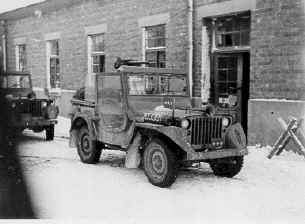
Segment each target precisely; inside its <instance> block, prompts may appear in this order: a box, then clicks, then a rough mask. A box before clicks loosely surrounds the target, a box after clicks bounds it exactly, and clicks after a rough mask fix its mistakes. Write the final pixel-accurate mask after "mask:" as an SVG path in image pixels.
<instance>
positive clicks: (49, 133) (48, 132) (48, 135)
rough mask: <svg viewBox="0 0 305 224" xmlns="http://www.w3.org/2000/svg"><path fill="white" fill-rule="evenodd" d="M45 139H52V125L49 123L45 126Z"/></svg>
mask: <svg viewBox="0 0 305 224" xmlns="http://www.w3.org/2000/svg"><path fill="white" fill-rule="evenodd" d="M46 140H47V141H53V140H54V125H50V126H48V127H46Z"/></svg>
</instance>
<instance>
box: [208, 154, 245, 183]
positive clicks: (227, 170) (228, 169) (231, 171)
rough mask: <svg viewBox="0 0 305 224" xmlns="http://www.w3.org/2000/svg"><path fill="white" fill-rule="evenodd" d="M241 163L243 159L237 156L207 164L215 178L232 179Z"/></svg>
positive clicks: (238, 170)
mask: <svg viewBox="0 0 305 224" xmlns="http://www.w3.org/2000/svg"><path fill="white" fill-rule="evenodd" d="M243 162H244V157H243V156H237V157H229V158H222V159H216V160H212V161H211V162H210V163H209V164H210V167H211V169H212V170H213V172H214V174H215V175H216V176H219V177H228V178H232V177H234V176H235V175H237V174H238V173H239V172H240V170H241V168H242V166H243Z"/></svg>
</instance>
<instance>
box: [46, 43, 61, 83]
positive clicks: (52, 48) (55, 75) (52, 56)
mask: <svg viewBox="0 0 305 224" xmlns="http://www.w3.org/2000/svg"><path fill="white" fill-rule="evenodd" d="M47 54H48V57H47V65H48V76H49V77H48V82H49V83H48V85H49V87H50V88H52V89H57V88H60V87H61V78H60V58H59V40H49V41H48V42H47Z"/></svg>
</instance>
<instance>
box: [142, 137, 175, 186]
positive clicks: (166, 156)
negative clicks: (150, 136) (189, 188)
mask: <svg viewBox="0 0 305 224" xmlns="http://www.w3.org/2000/svg"><path fill="white" fill-rule="evenodd" d="M143 165H144V171H145V174H146V176H147V178H148V180H149V182H150V183H152V184H153V185H155V186H158V187H162V188H165V187H169V186H171V185H172V184H173V183H174V182H175V180H176V178H177V174H178V161H177V157H176V154H175V153H174V152H173V151H171V150H170V149H169V148H168V147H167V145H166V144H164V143H163V142H162V141H161V140H159V139H154V140H152V141H151V142H150V143H149V144H148V146H147V147H146V149H145V151H144V155H143Z"/></svg>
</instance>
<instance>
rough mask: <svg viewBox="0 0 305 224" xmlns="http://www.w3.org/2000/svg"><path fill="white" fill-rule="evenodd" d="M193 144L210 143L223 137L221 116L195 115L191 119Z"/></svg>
mask: <svg viewBox="0 0 305 224" xmlns="http://www.w3.org/2000/svg"><path fill="white" fill-rule="evenodd" d="M190 130H191V144H192V145H209V144H211V143H212V140H213V139H221V138H222V118H221V117H194V118H192V119H191V127H190Z"/></svg>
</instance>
